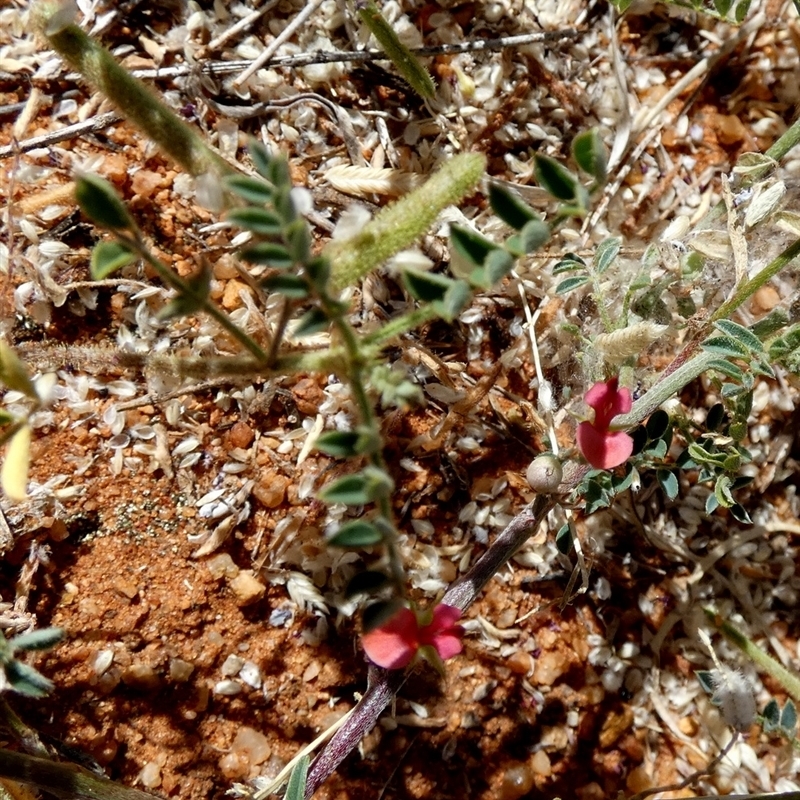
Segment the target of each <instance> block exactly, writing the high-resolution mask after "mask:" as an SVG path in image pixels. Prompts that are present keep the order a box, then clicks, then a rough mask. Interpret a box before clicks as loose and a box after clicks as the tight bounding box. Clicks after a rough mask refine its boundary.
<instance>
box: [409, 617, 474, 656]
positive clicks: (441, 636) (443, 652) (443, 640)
mask: <svg viewBox="0 0 800 800" xmlns="http://www.w3.org/2000/svg"><path fill="white" fill-rule="evenodd" d="M460 617H461V609H460V608H456V607H455V606H449V605H447V604H446V603H440V604H439V605H438V606H436V608H434V610H433V619H432V620H431V623H430V625H426V626H425V627H424V628H422V630H421V631H420V642H421V644H422V645H431V646H432V647H433V648H434V649H435V650H436V652H437V653H438V654H439V657H440V658H441V659H442V660H445V659H448V658H452V657H453V656H456V655H458V654H459V653H460V652H461V650H462V649H463V645H462V643H461V637H462V636H463V635H464V629H463V628H462V627H461V625H456V624H455V623H456V620H458V619H459V618H460Z"/></svg>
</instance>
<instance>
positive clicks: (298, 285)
mask: <svg viewBox="0 0 800 800" xmlns="http://www.w3.org/2000/svg"><path fill="white" fill-rule="evenodd" d="M261 285H262V286H263V287H264V288H265V289H268V290H269V291H271V292H278V293H280V294H282V295H284V296H285V297H288V298H289V299H290V300H302V299H304V298H306V297H308V293H309V292H308V283H307V282H306V280H305V278H301V277H300V276H299V275H284V274H278V275H270V276H269V277H267V278H264V280H263V281H261Z"/></svg>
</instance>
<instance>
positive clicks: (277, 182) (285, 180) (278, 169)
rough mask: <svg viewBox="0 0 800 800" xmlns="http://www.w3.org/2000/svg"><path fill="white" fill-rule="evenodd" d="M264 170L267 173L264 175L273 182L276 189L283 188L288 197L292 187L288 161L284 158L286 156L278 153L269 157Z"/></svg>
mask: <svg viewBox="0 0 800 800" xmlns="http://www.w3.org/2000/svg"><path fill="white" fill-rule="evenodd" d="M266 172H267V174H266V175H265V176H264V177H265V178H266V179H267V180H268V181H269V182H270V183H271V184H273V185H274V186H275V188H276V189H277V188H280V189H284V190H285V196H286V197H288V196H289V192H290V191H291V188H292V173H291V171H290V169H289V162H288V161H287V160H286V156H284V155H278V156H273V157H272V158H270V160H269V164H267V167H266ZM276 202H277V200H276Z"/></svg>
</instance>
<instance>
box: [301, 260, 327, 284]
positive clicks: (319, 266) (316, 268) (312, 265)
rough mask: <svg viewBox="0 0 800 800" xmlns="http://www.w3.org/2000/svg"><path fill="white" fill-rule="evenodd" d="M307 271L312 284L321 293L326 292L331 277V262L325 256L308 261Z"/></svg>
mask: <svg viewBox="0 0 800 800" xmlns="http://www.w3.org/2000/svg"><path fill="white" fill-rule="evenodd" d="M305 270H306V275H308V279H309V280H310V281H311V283H312V284H314V286H315V287H316V288H317V289H318V290H319V291H324V290H325V288H326V286H327V284H328V280H329V278H330V277H331V262H330V261H328V259H327V258H325V257H324V256H317V257H316V258H311V259H308V261H306V263H305Z"/></svg>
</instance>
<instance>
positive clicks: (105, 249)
mask: <svg viewBox="0 0 800 800" xmlns="http://www.w3.org/2000/svg"><path fill="white" fill-rule="evenodd" d="M135 260H136V253H134V252H133V251H132V250H130V249H129V248H128V247H127V246H126V245H124V244H122V242H99V243H98V244H96V245H95V247H94V249H93V250H92V258H91V261H90V262H89V274H90V275H91V276H92V280H95V281H102V280H103V279H104V278H107V277H108V276H109V275H111V274H112V273H114V272H116V271H117V270H118V269H121V268H122V267H126V266H127V265H128V264H131V263H132V262H133V261H135Z"/></svg>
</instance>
